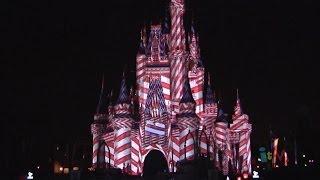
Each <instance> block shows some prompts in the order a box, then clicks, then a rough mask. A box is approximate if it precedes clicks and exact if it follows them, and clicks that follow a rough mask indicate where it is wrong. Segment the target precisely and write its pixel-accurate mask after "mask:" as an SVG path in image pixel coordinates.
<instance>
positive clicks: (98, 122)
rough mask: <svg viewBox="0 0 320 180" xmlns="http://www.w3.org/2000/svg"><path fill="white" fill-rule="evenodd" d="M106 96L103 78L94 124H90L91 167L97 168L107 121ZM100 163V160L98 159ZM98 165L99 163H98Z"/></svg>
mask: <svg viewBox="0 0 320 180" xmlns="http://www.w3.org/2000/svg"><path fill="white" fill-rule="evenodd" d="M106 99H107V98H106V94H105V90H104V76H103V77H102V80H101V90H100V96H99V101H98V105H97V108H96V112H95V114H94V122H93V123H92V124H91V133H92V141H93V147H92V167H93V168H97V167H98V156H99V154H101V152H99V151H100V149H101V148H100V147H101V146H102V141H101V136H102V135H103V133H104V129H105V123H106V120H107V108H106V107H107V102H106ZM99 159H100V161H102V160H103V159H102V160H101V158H99ZM99 163H100V162H99ZM102 163H104V162H102Z"/></svg>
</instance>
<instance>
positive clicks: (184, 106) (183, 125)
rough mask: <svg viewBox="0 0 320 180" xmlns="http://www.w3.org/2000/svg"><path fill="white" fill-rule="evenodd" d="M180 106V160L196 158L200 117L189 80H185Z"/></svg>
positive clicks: (178, 115)
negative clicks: (196, 110) (197, 113)
mask: <svg viewBox="0 0 320 180" xmlns="http://www.w3.org/2000/svg"><path fill="white" fill-rule="evenodd" d="M179 108H180V109H179V114H177V124H178V126H179V129H180V160H183V159H189V160H190V159H194V157H195V153H196V152H195V151H196V142H195V140H196V137H197V134H196V130H197V129H198V126H199V118H198V117H197V115H196V114H195V101H194V99H193V98H192V95H191V89H190V85H189V82H188V81H185V84H184V93H183V96H182V98H181V101H180V106H179Z"/></svg>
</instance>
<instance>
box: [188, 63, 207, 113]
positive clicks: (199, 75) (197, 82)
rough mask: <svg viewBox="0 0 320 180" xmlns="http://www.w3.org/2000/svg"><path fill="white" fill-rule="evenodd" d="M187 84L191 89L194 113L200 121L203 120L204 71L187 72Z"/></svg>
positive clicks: (199, 69)
mask: <svg viewBox="0 0 320 180" xmlns="http://www.w3.org/2000/svg"><path fill="white" fill-rule="evenodd" d="M188 76H189V83H190V87H191V92H192V97H193V99H194V101H195V102H196V110H195V113H196V114H197V115H198V117H199V118H200V119H203V114H204V108H203V85H204V69H203V68H197V69H194V70H192V71H189V73H188Z"/></svg>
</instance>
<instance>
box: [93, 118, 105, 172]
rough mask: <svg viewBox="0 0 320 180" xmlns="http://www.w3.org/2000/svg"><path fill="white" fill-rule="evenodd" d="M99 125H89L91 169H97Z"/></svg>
mask: <svg viewBox="0 0 320 180" xmlns="http://www.w3.org/2000/svg"><path fill="white" fill-rule="evenodd" d="M101 128H102V127H101V125H100V124H95V123H94V124H92V125H91V133H92V167H93V168H96V167H97V161H98V152H99V142H100V140H101V135H100V134H101Z"/></svg>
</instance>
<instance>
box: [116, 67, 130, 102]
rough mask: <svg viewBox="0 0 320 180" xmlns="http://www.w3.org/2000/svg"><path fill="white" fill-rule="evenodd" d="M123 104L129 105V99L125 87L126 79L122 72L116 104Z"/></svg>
mask: <svg viewBox="0 0 320 180" xmlns="http://www.w3.org/2000/svg"><path fill="white" fill-rule="evenodd" d="M124 103H126V104H129V103H130V99H129V93H128V89H127V85H126V78H125V75H124V72H123V74H122V81H121V86H120V91H119V96H118V100H117V103H116V104H124Z"/></svg>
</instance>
